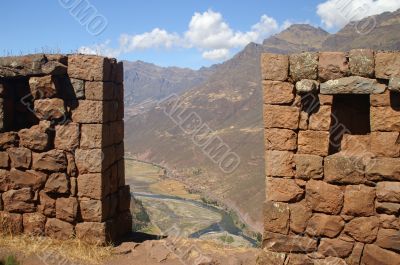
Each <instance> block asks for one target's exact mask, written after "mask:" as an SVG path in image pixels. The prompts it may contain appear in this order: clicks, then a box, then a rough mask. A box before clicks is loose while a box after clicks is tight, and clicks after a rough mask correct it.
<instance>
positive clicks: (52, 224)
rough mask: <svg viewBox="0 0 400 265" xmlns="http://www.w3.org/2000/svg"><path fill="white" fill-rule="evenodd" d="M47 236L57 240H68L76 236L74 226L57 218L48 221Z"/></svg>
mask: <svg viewBox="0 0 400 265" xmlns="http://www.w3.org/2000/svg"><path fill="white" fill-rule="evenodd" d="M45 233H46V236H48V237H51V238H54V239H57V240H68V239H71V238H73V236H74V226H73V225H72V224H70V223H68V222H65V221H61V220H58V219H56V218H49V219H47V222H46V226H45Z"/></svg>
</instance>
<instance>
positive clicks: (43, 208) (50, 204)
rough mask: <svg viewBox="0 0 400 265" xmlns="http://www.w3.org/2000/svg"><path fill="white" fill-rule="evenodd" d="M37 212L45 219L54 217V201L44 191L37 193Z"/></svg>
mask: <svg viewBox="0 0 400 265" xmlns="http://www.w3.org/2000/svg"><path fill="white" fill-rule="evenodd" d="M39 201H40V203H39V205H38V207H37V208H38V212H39V213H42V214H43V215H45V216H47V217H56V200H55V199H53V198H51V197H50V196H49V195H47V194H46V192H44V191H40V192H39Z"/></svg>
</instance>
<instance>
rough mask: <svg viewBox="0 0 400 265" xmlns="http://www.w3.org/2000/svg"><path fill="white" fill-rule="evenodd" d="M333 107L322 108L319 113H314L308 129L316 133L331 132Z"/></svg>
mask: <svg viewBox="0 0 400 265" xmlns="http://www.w3.org/2000/svg"><path fill="white" fill-rule="evenodd" d="M331 112H332V111H331V106H321V107H319V109H318V112H316V113H312V114H311V116H310V121H309V124H308V129H310V130H315V131H329V128H330V127H331V115H332V113H331Z"/></svg>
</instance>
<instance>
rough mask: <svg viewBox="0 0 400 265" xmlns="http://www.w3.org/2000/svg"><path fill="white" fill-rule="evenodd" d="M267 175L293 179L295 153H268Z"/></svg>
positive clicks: (266, 158)
mask: <svg viewBox="0 0 400 265" xmlns="http://www.w3.org/2000/svg"><path fill="white" fill-rule="evenodd" d="M265 174H266V175H267V176H275V177H293V176H294V163H293V153H292V152H288V151H266V152H265Z"/></svg>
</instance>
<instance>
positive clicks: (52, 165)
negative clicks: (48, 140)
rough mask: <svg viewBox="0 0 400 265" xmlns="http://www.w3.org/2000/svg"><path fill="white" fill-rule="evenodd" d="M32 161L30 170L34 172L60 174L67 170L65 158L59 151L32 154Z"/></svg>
mask: <svg viewBox="0 0 400 265" xmlns="http://www.w3.org/2000/svg"><path fill="white" fill-rule="evenodd" d="M32 160H33V162H32V168H33V169H35V170H45V171H52V172H60V171H64V170H66V169H67V158H66V155H65V153H64V152H63V151H61V150H51V151H48V152H45V153H33V154H32Z"/></svg>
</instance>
